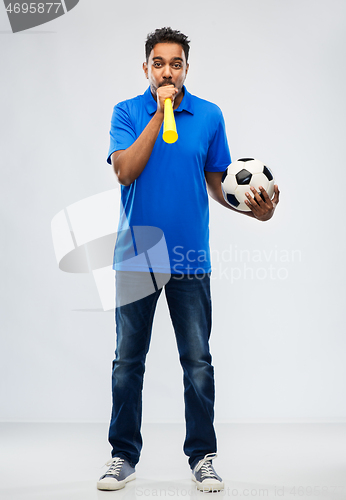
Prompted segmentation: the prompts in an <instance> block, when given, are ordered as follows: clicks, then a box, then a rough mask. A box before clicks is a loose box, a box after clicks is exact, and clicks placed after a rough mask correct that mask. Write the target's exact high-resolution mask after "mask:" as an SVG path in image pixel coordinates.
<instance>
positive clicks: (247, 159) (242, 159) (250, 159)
mask: <svg viewBox="0 0 346 500" xmlns="http://www.w3.org/2000/svg"><path fill="white" fill-rule="evenodd" d="M252 160H254V158H239V160H238V161H252Z"/></svg>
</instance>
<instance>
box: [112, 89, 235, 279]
mask: <svg viewBox="0 0 346 500" xmlns="http://www.w3.org/2000/svg"><path fill="white" fill-rule="evenodd" d="M183 90H184V97H183V99H182V101H181V103H180V105H179V107H178V108H177V109H176V110H175V111H174V116H175V121H176V126H177V132H178V140H177V142H175V143H173V144H167V143H165V142H164V141H163V139H162V128H163V127H162V128H161V130H160V133H159V135H158V138H157V140H156V142H155V145H154V148H153V151H152V153H151V156H150V158H149V161H148V163H147V164H146V166H145V168H144V170H143V171H142V173H141V174H140V175H139V177H137V179H136V180H135V181H134V182H133V183H132V184H130V185H129V186H121V203H122V211H121V215H120V221H119V228H118V238H117V243H116V247H115V252H114V265H113V267H114V269H116V270H117V269H123V268H124V267H123V264H124V262H125V261H126V260H127V262H131V266H132V269H133V270H138V271H148V266H147V262H145V261H141V260H140V259H137V260H136V259H133V258H132V259H131V257H133V256H134V255H137V253H139V251H138V249H137V248H136V241H135V235H134V231H133V229H131V228H135V227H137V228H138V227H139V226H146V227H148V226H151V227H153V228H159V229H160V230H161V231H162V232H163V235H164V239H165V243H166V245H167V249H168V256H169V264H168V265H167V259H166V261H165V259H164V258H163V255H162V259H160V256H159V255H158V253H160V252H156V257H155V258H156V262H155V271H156V272H165V273H166V272H170V273H171V274H182V273H183V274H197V273H198V274H199V273H208V272H210V271H211V263H210V250H209V204H208V193H207V187H206V181H205V177H204V171H205V170H206V171H208V172H223V171H224V170H225V169H226V168H227V167H228V165H229V164H230V163H231V157H230V152H229V147H228V142H227V137H226V132H225V123H224V119H223V116H222V112H221V110H220V108H218V107H217V106H216V105H215V104H213V103H211V102H208V101H205V100H203V99H200V98H198V97H196V96H194V95H192V94H190V93H189V92H188V91H187V90H186V88H185V86H184V88H183ZM156 109H157V103H156V100H155V99H154V98H153V96H152V94H151V92H150V87H149V88H148V89H147V90H146V92H145V93H144V94H143V95H139V96H137V97H135V98H133V99H129V100H127V101H123V102H120V103H119V104H117V105H116V106H115V107H114V111H113V116H112V122H111V131H110V148H109V153H108V158H107V161H108V163H111V159H110V156H111V155H112V153H114V151H118V150H123V149H127V148H128V147H130V146H131V144H133V143H134V142H135V140H136V139H137V137H139V135H140V134H141V133H142V131H143V130H144V128H145V127H146V125H147V124H148V123H149V121H150V120H151V118H152V117H153V115H154V113H155V112H156ZM149 232H150V231H147V234H149ZM143 233H145V231H143ZM131 237H132V240H131ZM148 239H149V240H150V237H148ZM154 239H155V238H154ZM148 245H149V246H150V242H148ZM154 246H155V245H154ZM159 247H160V245H159V246H156V248H159ZM160 248H162V247H160Z"/></svg>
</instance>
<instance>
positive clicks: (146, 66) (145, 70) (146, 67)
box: [143, 62, 148, 78]
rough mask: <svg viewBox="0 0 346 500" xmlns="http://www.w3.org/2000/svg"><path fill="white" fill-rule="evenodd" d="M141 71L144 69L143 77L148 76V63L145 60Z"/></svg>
mask: <svg viewBox="0 0 346 500" xmlns="http://www.w3.org/2000/svg"><path fill="white" fill-rule="evenodd" d="M143 71H144V74H145V77H146V78H148V64H147V63H146V62H144V63H143Z"/></svg>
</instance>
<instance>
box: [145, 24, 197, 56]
mask: <svg viewBox="0 0 346 500" xmlns="http://www.w3.org/2000/svg"><path fill="white" fill-rule="evenodd" d="M157 43H178V44H179V45H181V46H182V47H183V50H184V53H185V58H186V62H187V61H188V58H189V50H190V46H189V43H190V40H188V38H187V36H186V35H183V33H180V31H177V30H172V28H159V29H157V30H155V31H153V32H152V33H149V34H148V36H147V39H146V42H145V57H146V60H147V61H148V59H149V55H150V52H151V51H152V50H153V48H154V47H155V45H156V44H157Z"/></svg>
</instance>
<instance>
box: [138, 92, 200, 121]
mask: <svg viewBox="0 0 346 500" xmlns="http://www.w3.org/2000/svg"><path fill="white" fill-rule="evenodd" d="M183 89H184V97H183V100H182V101H181V103H180V104H179V107H178V108H177V109H175V110H174V111H176V112H177V113H179V112H181V111H187V112H188V113H191V114H192V115H193V103H192V98H191V94H190V92H188V91H187V90H186V87H185V85H183ZM143 97H144V105H145V108H146V110H147V111H148V113H149V115H153V114H154V113H155V111H156V109H157V104H156V101H155V99H154V98H153V96H152V94H151V91H150V87H148V88H147V90H146V91H145V92H144V94H143Z"/></svg>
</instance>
